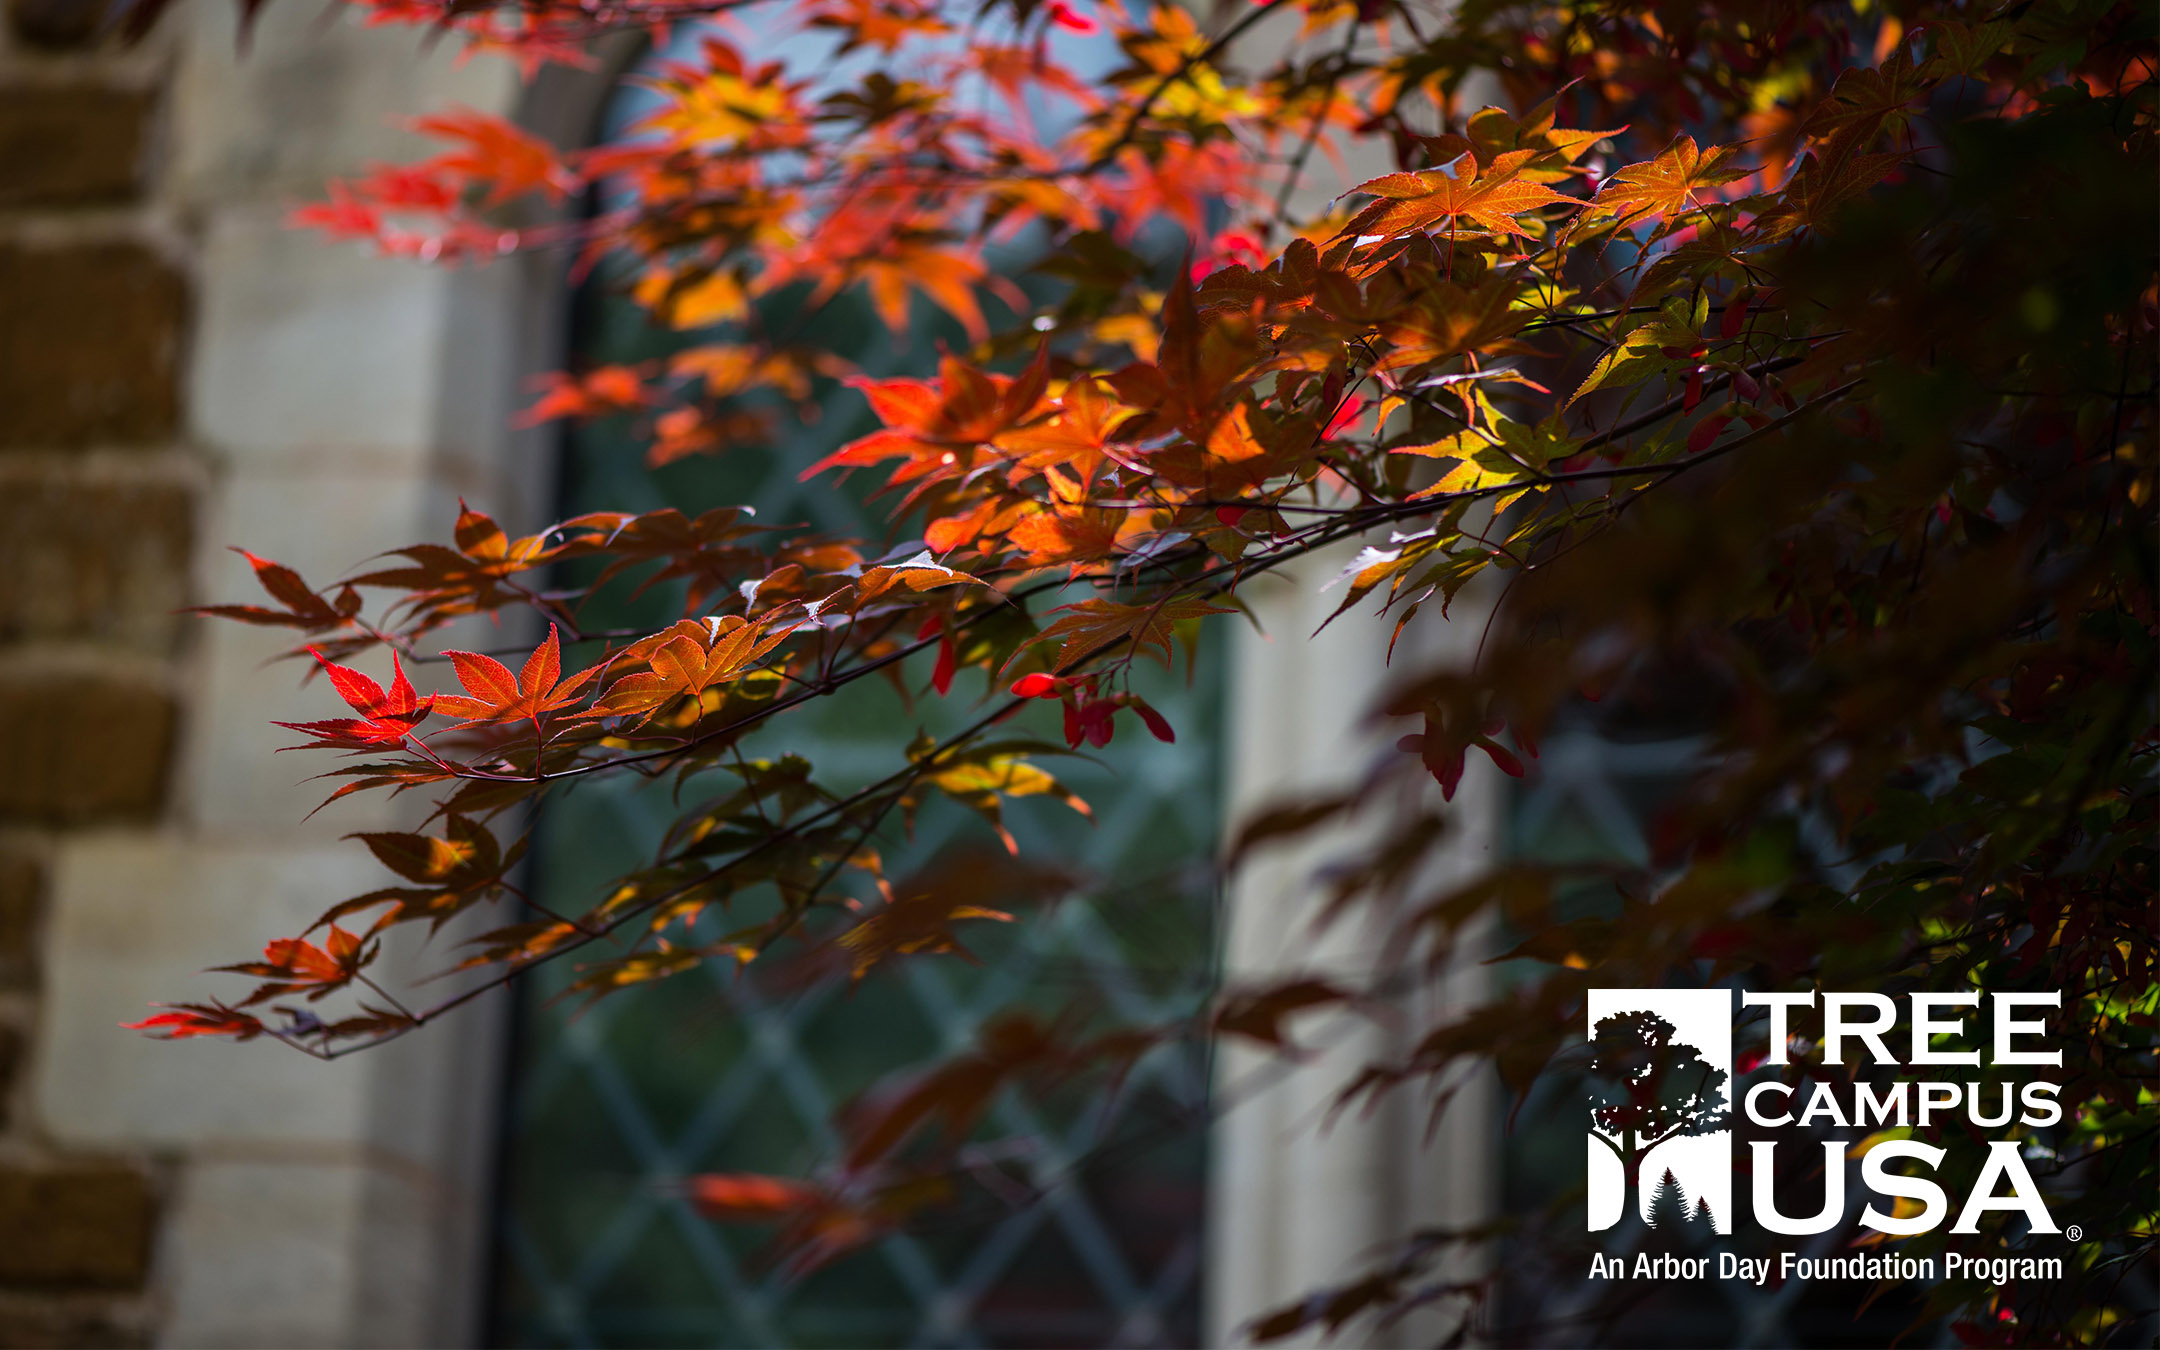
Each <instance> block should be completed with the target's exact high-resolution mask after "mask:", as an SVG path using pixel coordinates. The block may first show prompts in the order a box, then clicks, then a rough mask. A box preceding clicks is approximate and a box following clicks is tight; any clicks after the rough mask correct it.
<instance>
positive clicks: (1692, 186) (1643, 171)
mask: <svg viewBox="0 0 2160 1350" xmlns="http://www.w3.org/2000/svg"><path fill="white" fill-rule="evenodd" d="M1737 153H1738V151H1737V149H1736V148H1735V147H1733V146H1730V145H1714V146H1712V147H1710V149H1709V151H1708V152H1707V153H1705V152H1704V151H1703V150H1702V149H1700V148H1699V147H1698V146H1697V145H1696V144H1695V138H1694V137H1693V136H1681V137H1678V138H1676V139H1675V140H1674V141H1673V143H1672V144H1671V145H1668V146H1666V147H1665V149H1664V150H1663V151H1661V152H1660V153H1659V155H1658V157H1657V158H1656V159H1651V160H1645V161H1643V162H1642V163H1640V164H1630V165H1627V166H1626V167H1625V168H1623V169H1621V170H1620V171H1619V172H1617V173H1615V174H1614V175H1613V176H1612V178H1611V180H1610V181H1609V182H1607V183H1606V184H1605V186H1604V187H1602V188H1600V189H1598V194H1597V196H1595V197H1593V198H1591V199H1590V206H1591V210H1592V211H1594V212H1596V213H1599V214H1611V215H1616V216H1618V217H1619V218H1620V221H1619V223H1620V224H1622V225H1632V224H1634V223H1635V222H1636V221H1638V220H1654V219H1657V218H1658V217H1660V216H1673V215H1678V214H1679V213H1680V212H1682V211H1685V210H1688V209H1689V208H1690V207H1692V206H1694V205H1695V194H1696V193H1698V192H1700V191H1702V190H1704V189H1705V188H1712V187H1716V186H1718V185H1719V184H1721V183H1730V182H1732V181H1733V180H1734V179H1736V178H1740V177H1743V176H1745V174H1746V172H1747V171H1746V170H1745V169H1736V168H1732V167H1730V164H1731V161H1732V157H1733V156H1734V155H1735V154H1737Z"/></svg>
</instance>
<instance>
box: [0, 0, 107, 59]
mask: <svg viewBox="0 0 2160 1350" xmlns="http://www.w3.org/2000/svg"><path fill="white" fill-rule="evenodd" d="M106 8H107V6H106V4H105V0H7V16H8V27H9V28H11V29H13V30H14V32H15V36H16V37H18V38H20V39H21V40H22V41H23V42H24V43H26V44H28V45H30V46H32V47H42V48H45V49H46V50H47V51H67V50H70V49H72V48H77V47H89V46H94V45H96V43H97V41H98V39H99V38H100V37H102V36H103V35H104V32H103V30H104V20H105V11H106Z"/></svg>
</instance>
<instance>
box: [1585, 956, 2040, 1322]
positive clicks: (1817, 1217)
mask: <svg viewBox="0 0 2160 1350" xmlns="http://www.w3.org/2000/svg"><path fill="white" fill-rule="evenodd" d="M1908 998H1909V999H1910V1001H1911V1002H1910V1008H1909V1018H1908V1021H1909V1028H1910V1035H1909V1042H1908V1043H1907V1044H1906V1045H1904V1046H1901V1047H1900V1048H1901V1049H1903V1050H1904V1051H1905V1053H1904V1054H1903V1055H1899V1054H1896V1053H1894V1052H1893V1050H1892V1047H1891V1044H1890V1041H1891V1035H1890V1033H1891V1030H1892V1028H1893V1027H1895V1026H1896V1025H1897V1020H1898V1016H1897V1013H1898V1010H1897V1006H1896V1004H1895V1003H1894V1002H1893V1001H1892V1000H1891V999H1890V997H1889V996H1887V995H1884V994H1874V993H1824V994H1821V995H1820V996H1818V995H1817V994H1816V993H1804V994H1803V993H1776V994H1756V993H1746V992H1742V993H1741V994H1740V995H1739V1003H1740V1007H1741V1008H1743V1009H1752V1008H1761V1009H1765V1010H1767V1018H1768V1022H1769V1047H1768V1052H1767V1054H1766V1055H1765V1056H1764V1057H1763V1058H1762V1060H1761V1063H1762V1064H1765V1065H1769V1066H1772V1067H1782V1066H1784V1065H1786V1064H1787V1063H1789V1062H1790V1054H1791V1050H1792V1048H1793V1045H1794V1043H1795V1041H1797V1040H1799V1039H1800V1038H1802V1037H1805V1038H1807V1039H1809V1040H1819V1041H1820V1043H1821V1045H1822V1048H1823V1063H1824V1064H1826V1065H1830V1066H1837V1065H1844V1064H1858V1063H1860V1062H1862V1061H1861V1060H1860V1059H1858V1058H1856V1056H1857V1055H1864V1056H1866V1057H1867V1059H1868V1060H1869V1061H1871V1062H1872V1063H1873V1064H1875V1065H1878V1066H1889V1067H1891V1068H1892V1069H1893V1071H1895V1070H1902V1069H1904V1068H1907V1067H1929V1068H1934V1067H1938V1066H1939V1067H1940V1068H1942V1069H1952V1070H1954V1069H1956V1068H1959V1067H1963V1068H1969V1069H1975V1070H1977V1069H1978V1067H1979V1066H1980V1051H1979V1049H1978V1048H1977V1046H1978V1044H1980V1043H1981V1041H1980V1039H1979V1038H1980V1036H1981V1034H1982V1028H1981V1027H1979V1026H1977V1025H1976V1023H1980V1022H1983V1021H1987V1020H1992V1028H1991V1031H1992V1034H1991V1037H1990V1038H1989V1041H1988V1043H1990V1044H1991V1045H1992V1050H1993V1053H1992V1055H1991V1056H1990V1062H1991V1063H1992V1064H1993V1065H1995V1066H1997V1067H2003V1066H2030V1067H2034V1068H2060V1067H2061V1066H2062V1062H2063V1056H2062V1051H2061V1050H2060V1049H2059V1048H2045V1047H2043V1046H2042V1045H2041V1044H2040V1040H2041V1038H2042V1037H2044V1036H2045V1034H2046V1026H2045V1022H2044V1011H2043V1010H2046V1009H2056V1008H2060V1007H2061V1006H2062V996H2061V994H2060V993H2059V992H2058V993H2037V994H2036V993H1996V994H1991V995H1988V996H1986V998H1985V999H1983V996H1982V995H1981V994H1980V993H1979V992H1978V991H1974V992H1970V993H1961V994H1933V993H1918V994H1911V995H1908ZM1983 1003H1985V1005H1986V1006H1985V1007H1983V1006H1982V1005H1983ZM1734 1014H1735V1006H1734V991H1731V990H1726V989H1592V990H1590V991H1589V999H1588V1005H1587V1020H1588V1023H1589V1026H1588V1032H1589V1045H1588V1047H1587V1049H1588V1058H1589V1063H1588V1068H1589V1103H1588V1104H1589V1109H1590V1121H1589V1131H1588V1150H1589V1152H1588V1159H1589V1162H1588V1166H1589V1172H1588V1177H1587V1183H1588V1184H1587V1197H1586V1198H1587V1218H1588V1226H1589V1230H1590V1231H1591V1232H1602V1231H1606V1230H1609V1229H1612V1228H1614V1227H1615V1226H1617V1225H1619V1224H1620V1223H1621V1222H1622V1221H1623V1220H1624V1219H1625V1218H1626V1217H1627V1214H1628V1209H1629V1206H1630V1205H1633V1206H1634V1208H1635V1212H1636V1213H1637V1215H1638V1216H1639V1217H1640V1218H1641V1220H1642V1222H1643V1223H1645V1224H1646V1225H1648V1226H1649V1227H1650V1228H1651V1229H1653V1230H1655V1231H1659V1232H1661V1233H1663V1232H1669V1231H1670V1230H1672V1229H1673V1228H1675V1227H1676V1226H1677V1227H1684V1228H1687V1229H1691V1230H1694V1231H1697V1232H1701V1233H1704V1234H1717V1235H1729V1234H1731V1233H1732V1231H1733V1220H1734V1217H1735V1214H1736V1213H1737V1211H1736V1208H1735V1206H1736V1201H1737V1199H1738V1197H1736V1195H1735V1189H1736V1188H1735V1185H1734V1165H1733V1138H1734V1124H1735V1120H1736V1114H1737V1117H1738V1118H1741V1119H1744V1120H1745V1121H1747V1122H1748V1123H1749V1124H1750V1125H1752V1126H1754V1127H1756V1131H1757V1132H1760V1131H1762V1130H1769V1131H1775V1132H1779V1133H1783V1134H1786V1135H1787V1136H1788V1137H1786V1138H1776V1137H1773V1138H1769V1139H1762V1138H1757V1139H1754V1140H1752V1141H1751V1142H1750V1143H1749V1150H1750V1156H1749V1160H1748V1161H1749V1167H1748V1168H1747V1171H1748V1173H1749V1185H1748V1186H1747V1188H1746V1198H1747V1212H1748V1213H1749V1214H1750V1215H1751V1216H1752V1218H1753V1220H1754V1222H1755V1223H1756V1225H1757V1226H1758V1227H1760V1228H1762V1229H1764V1230H1766V1231H1768V1232H1771V1233H1775V1234H1780V1235H1790V1236H1804V1235H1809V1234H1815V1233H1822V1232H1826V1231H1828V1230H1829V1229H1831V1228H1833V1227H1835V1226H1837V1225H1838V1224H1840V1223H1842V1222H1843V1221H1844V1218H1845V1215H1846V1213H1847V1203H1846V1193H1845V1188H1846V1175H1845V1172H1846V1169H1845V1154H1846V1151H1847V1149H1848V1147H1849V1145H1848V1144H1847V1143H1846V1142H1845V1141H1843V1140H1840V1139H1824V1140H1817V1139H1816V1137H1815V1136H1814V1133H1813V1131H1814V1128H1815V1127H1816V1126H1818V1125H1819V1124H1820V1125H1828V1126H1834V1127H1837V1128H1839V1129H1843V1130H1851V1129H1860V1130H1866V1131H1870V1132H1874V1131H1888V1130H1905V1129H1911V1130H1926V1129H1929V1128H1930V1127H1931V1126H1934V1125H1936V1124H1937V1123H1938V1122H1941V1123H1952V1122H1955V1123H1957V1124H1961V1125H1964V1126H1966V1127H1967V1129H1966V1130H1964V1131H1961V1133H1965V1134H1970V1135H1972V1136H1974V1137H1975V1138H1976V1139H1977V1140H1978V1141H1979V1142H1980V1143H1981V1144H1983V1145H1984V1147H1985V1148H1986V1150H1987V1153H1986V1157H1985V1159H1984V1161H1983V1163H1982V1165H1981V1168H1980V1171H1979V1174H1978V1178H1977V1180H1976V1181H1975V1182H1974V1184H1973V1185H1972V1187H1971V1188H1970V1191H1969V1193H1968V1194H1967V1195H1965V1196H1963V1197H1962V1198H1961V1200H1960V1203H1958V1205H1957V1206H1956V1218H1955V1221H1954V1222H1952V1223H1951V1225H1950V1229H1949V1231H1950V1232H1951V1233H1952V1234H1972V1233H1977V1232H1978V1231H1979V1221H1980V1218H1981V1216H1982V1215H1984V1214H1986V1213H1988V1212H1990V1211H2009V1212H2014V1213H2017V1214H2021V1215H2023V1216H2024V1219H2025V1221H2026V1223H2027V1225H2028V1226H2029V1227H2030V1230H2031V1231H2032V1232H2034V1233H2043V1234H2051V1233H2059V1232H2061V1231H2062V1230H2061V1229H2060V1228H2058V1227H2057V1226H2056V1223H2055V1219H2054V1216H2053V1215H2052V1214H2050V1213H2049V1211H2048V1207H2047V1203H2046V1201H2045V1200H2044V1199H2043V1198H2042V1197H2041V1194H2040V1189H2039V1187H2038V1186H2037V1185H2036V1184H2035V1183H2034V1181H2033V1177H2032V1173H2031V1171H2030V1170H2029V1169H2028V1168H2027V1167H2026V1164H2025V1160H2024V1158H2023V1156H2022V1154H2021V1153H2020V1149H2019V1144H2018V1143H2017V1141H2016V1140H2012V1139H1992V1140H1986V1139H1984V1138H1980V1135H1981V1132H1982V1131H1985V1130H1987V1129H1989V1128H1993V1129H1998V1130H1999V1129H2002V1128H2004V1127H2007V1126H2009V1125H2011V1124H2012V1123H2013V1122H2014V1123H2017V1124H2023V1125H2030V1126H2047V1125H2053V1124H2055V1123H2056V1122H2058V1121H2059V1120H2061V1118H2062V1107H2061V1105H2060V1104H2059V1102H2058V1101H2057V1093H2058V1085H2057V1084H2055V1083H2050V1082H2045V1081H2038V1080H2035V1081H2028V1082H2025V1083H2022V1084H2016V1085H2013V1084H2010V1083H2000V1082H1998V1083H1994V1084H1984V1083H1981V1082H1976V1081H1971V1080H1969V1079H1964V1078H1955V1079H1953V1078H1952V1077H1950V1076H1949V1075H1945V1076H1944V1077H1943V1078H1941V1079H1935V1080H1920V1081H1914V1080H1911V1079H1907V1078H1905V1077H1902V1076H1901V1077H1899V1078H1898V1079H1897V1080H1896V1081H1894V1082H1887V1083H1870V1082H1867V1081H1858V1080H1856V1081H1853V1082H1839V1081H1834V1080H1831V1079H1816V1080H1814V1081H1813V1082H1812V1083H1810V1082H1808V1081H1807V1080H1803V1081H1802V1082H1801V1083H1800V1084H1799V1085H1798V1086H1797V1087H1796V1086H1795V1085H1793V1084H1791V1083H1788V1082H1786V1081H1784V1080H1783V1079H1782V1078H1764V1079H1762V1080H1761V1081H1757V1082H1754V1083H1752V1084H1750V1085H1748V1086H1746V1087H1745V1089H1744V1090H1742V1089H1741V1087H1740V1085H1739V1083H1738V1081H1737V1080H1736V1078H1735V1075H1734V1057H1733V1031H1734ZM1757 1015H1758V1016H1759V1015H1760V1014H1757ZM1803 1019H1812V1020H1810V1021H1807V1022H1803ZM1938 1038H1960V1043H1962V1044H1965V1045H1970V1046H1971V1047H1972V1048H1956V1049H1952V1048H1946V1047H1944V1046H1943V1045H1941V1044H1938ZM1753 1067H1755V1066H1754V1065H1752V1064H1751V1065H1750V1066H1749V1068H1751V1069H1752V1068H1753ZM1990 1088H1992V1089H1994V1091H1993V1094H1992V1096H1991V1095H1990V1093H1989V1091H1988V1089H1990ZM1736 1092H1737V1093H1738V1094H1739V1096H1738V1100H1737V1101H1736V1100H1735V1093H1736ZM1945 1138H1946V1139H1948V1140H1949V1141H1950V1142H1953V1143H1958V1145H1959V1146H1960V1147H1973V1146H1974V1145H1973V1144H1972V1143H1964V1142H1961V1141H1959V1140H1956V1139H1952V1138H1950V1136H1948V1135H1946V1136H1945ZM1811 1144H1813V1145H1816V1146H1819V1147H1820V1149H1821V1150H1822V1154H1821V1160H1820V1161H1821V1167H1822V1176H1823V1197H1822V1201H1821V1207H1820V1209H1819V1210H1818V1211H1817V1212H1815V1213H1813V1214H1797V1215H1796V1214H1792V1213H1789V1212H1787V1210H1786V1209H1785V1208H1784V1207H1783V1206H1782V1205H1781V1203H1780V1198H1779V1196H1778V1194H1777V1181H1778V1175H1779V1172H1778V1161H1779V1156H1778V1155H1779V1150H1780V1149H1781V1148H1788V1149H1789V1148H1793V1147H1798V1148H1803V1149H1804V1148H1807V1147H1809V1146H1810V1145H1811ZM1946 1156H1948V1150H1947V1149H1945V1148H1943V1147H1939V1146H1937V1145H1934V1144H1930V1143H1926V1142H1923V1141H1922V1140H1920V1139H1915V1138H1900V1137H1894V1136H1893V1137H1881V1136H1879V1135H1877V1134H1874V1133H1871V1134H1870V1142H1869V1143H1868V1147H1867V1149H1866V1151H1865V1152H1864V1153H1863V1154H1862V1155H1861V1159H1860V1176H1861V1182H1862V1184H1863V1185H1865V1186H1866V1187H1867V1188H1868V1190H1869V1191H1870V1192H1871V1193H1872V1194H1871V1196H1870V1197H1869V1202H1868V1203H1867V1205H1866V1206H1865V1207H1864V1208H1863V1209H1862V1210H1861V1211H1860V1216H1859V1222H1860V1224H1861V1225H1862V1226H1863V1227H1866V1228H1870V1229H1873V1230H1875V1231H1876V1232H1878V1233H1882V1234H1885V1235H1888V1236H1890V1237H1911V1236H1914V1235H1917V1234H1921V1233H1928V1232H1932V1231H1934V1230H1935V1229H1936V1228H1938V1227H1940V1226H1941V1225H1942V1224H1943V1222H1944V1221H1945V1220H1946V1219H1949V1218H1950V1217H1951V1214H1952V1208H1953V1207H1952V1203H1951V1200H1952V1197H1951V1196H1950V1195H1949V1194H1948V1193H1947V1192H1945V1190H1944V1189H1943V1187H1942V1186H1941V1185H1939V1184H1938V1183H1937V1182H1936V1181H1934V1180H1933V1179H1932V1178H1931V1177H1930V1176H1929V1175H1927V1174H1928V1172H1930V1171H1932V1170H1933V1169H1934V1168H1936V1167H1937V1166H1938V1165H1939V1164H1940V1163H1941V1162H1942V1161H1943V1159H1944V1158H1945V1157H1946ZM1893 1163H1897V1164H1907V1165H1910V1166H1911V1167H1913V1168H1914V1169H1916V1170H1913V1171H1911V1172H1909V1173H1907V1172H1900V1171H1893V1170H1891V1165H1892V1164H1893ZM2068 1236H2069V1237H2070V1238H2071V1240H2073V1241H2074V1240H2076V1238H2077V1236H2079V1235H2078V1234H2077V1233H2076V1231H2075V1230H2074V1229H2073V1230H2072V1231H2071V1233H2070V1234H2069V1235H2068ZM1716 1259H1717V1265H1718V1272H1717V1273H1718V1274H1719V1276H1720V1277H1722V1278H1728V1279H1730V1278H1735V1277H1738V1278H1746V1279H1750V1280H1753V1281H1754V1282H1756V1283H1762V1282H1764V1281H1765V1280H1766V1279H1767V1277H1768V1275H1769V1274H1770V1271H1769V1269H1768V1266H1769V1263H1768V1262H1767V1261H1749V1260H1744V1259H1741V1258H1736V1257H1735V1256H1734V1255H1733V1254H1732V1253H1730V1252H1720V1253H1718V1255H1717V1258H1716ZM1710 1261H1711V1258H1710V1257H1708V1256H1700V1257H1675V1256H1672V1255H1669V1254H1661V1255H1657V1256H1655V1257H1653V1256H1652V1255H1650V1254H1649V1253H1638V1254H1637V1256H1636V1261H1635V1265H1634V1267H1633V1268H1632V1269H1630V1268H1629V1267H1628V1266H1627V1265H1626V1263H1625V1262H1624V1261H1623V1259H1622V1258H1620V1257H1608V1256H1604V1255H1602V1254H1601V1255H1596V1256H1593V1258H1592V1260H1591V1269H1590V1274H1591V1276H1592V1278H1607V1279H1610V1278H1626V1277H1629V1276H1633V1277H1635V1278H1643V1277H1651V1278H1674V1277H1678V1278H1701V1277H1703V1276H1705V1275H1707V1274H1708V1273H1709V1266H1710ZM2062 1265H2063V1263H2062V1261H2061V1259H2060V1258H2052V1257H2019V1258H2000V1257H1998V1258H1986V1257H1972V1256H1966V1255H1962V1254H1959V1253H1955V1252H1951V1253H1946V1254H1945V1255H1944V1257H1943V1269H1942V1271H1941V1274H1942V1275H1944V1276H1947V1277H1950V1278H1960V1277H1962V1278H1972V1279H1986V1280H1989V1281H1991V1282H1995V1283H2000V1282H2002V1281H2004V1280H2006V1279H2010V1278H2025V1279H2031V1278H2060V1277H2061V1275H2062ZM1778 1273H1779V1275H1780V1276H1781V1278H1791V1277H1794V1276H1798V1277H1800V1278H1854V1279H1877V1278H1909V1279H1921V1280H1933V1279H1935V1278H1936V1277H1937V1271H1936V1267H1935V1261H1934V1258H1932V1257H1920V1258H1913V1257H1901V1256H1896V1255H1884V1254H1881V1253H1868V1254H1856V1255H1851V1256H1834V1257H1817V1258H1806V1257H1800V1256H1796V1255H1795V1254H1794V1253H1791V1252H1784V1253H1781V1254H1780V1257H1779V1271H1778Z"/></svg>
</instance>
